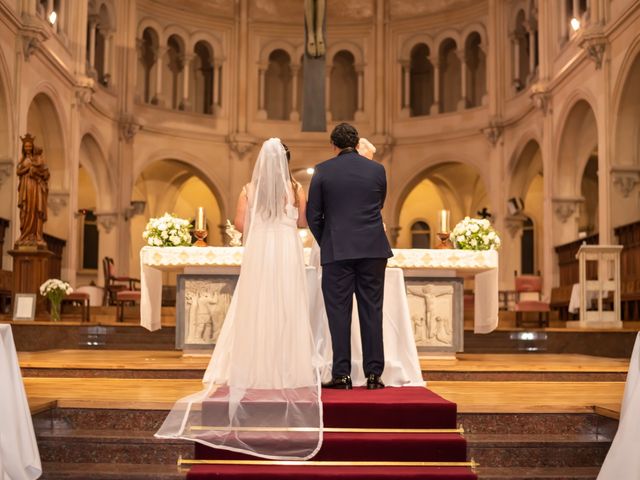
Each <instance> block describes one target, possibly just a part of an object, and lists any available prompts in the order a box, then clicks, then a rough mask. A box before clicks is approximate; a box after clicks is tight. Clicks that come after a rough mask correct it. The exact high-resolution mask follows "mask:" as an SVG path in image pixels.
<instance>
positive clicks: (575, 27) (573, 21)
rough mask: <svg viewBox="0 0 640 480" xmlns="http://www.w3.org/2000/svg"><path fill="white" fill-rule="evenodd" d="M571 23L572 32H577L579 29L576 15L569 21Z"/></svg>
mask: <svg viewBox="0 0 640 480" xmlns="http://www.w3.org/2000/svg"><path fill="white" fill-rule="evenodd" d="M569 23H570V24H571V28H572V29H573V31H574V32H577V31H578V30H580V20H578V19H577V18H576V17H573V18H572V19H571V22H569Z"/></svg>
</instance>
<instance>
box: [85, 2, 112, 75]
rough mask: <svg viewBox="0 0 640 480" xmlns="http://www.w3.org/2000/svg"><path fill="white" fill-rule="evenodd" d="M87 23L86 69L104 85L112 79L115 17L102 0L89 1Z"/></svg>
mask: <svg viewBox="0 0 640 480" xmlns="http://www.w3.org/2000/svg"><path fill="white" fill-rule="evenodd" d="M88 19H89V21H88V24H87V71H88V74H89V75H90V76H92V77H94V78H95V79H96V80H98V83H100V84H101V85H104V86H109V85H111V82H112V80H113V71H112V58H113V51H112V50H113V38H114V33H115V25H116V23H115V19H113V18H111V13H110V11H109V8H107V5H106V4H105V3H104V2H99V3H98V2H93V1H91V2H89V17H88Z"/></svg>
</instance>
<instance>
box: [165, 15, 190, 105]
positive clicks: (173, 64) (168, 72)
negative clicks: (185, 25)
mask: <svg viewBox="0 0 640 480" xmlns="http://www.w3.org/2000/svg"><path fill="white" fill-rule="evenodd" d="M174 30H180V29H179V28H177V27H176V28H175V29H174ZM185 38H187V37H183V36H181V35H180V34H179V33H169V34H168V35H167V36H166V39H167V43H166V47H167V53H166V54H165V57H164V60H165V61H164V62H162V67H163V70H164V73H163V78H162V90H163V97H164V99H165V100H166V101H167V106H168V107H170V108H173V109H178V108H180V106H181V104H182V100H183V98H182V93H183V91H184V88H183V81H184V55H185V53H186V48H187V43H186V40H185Z"/></svg>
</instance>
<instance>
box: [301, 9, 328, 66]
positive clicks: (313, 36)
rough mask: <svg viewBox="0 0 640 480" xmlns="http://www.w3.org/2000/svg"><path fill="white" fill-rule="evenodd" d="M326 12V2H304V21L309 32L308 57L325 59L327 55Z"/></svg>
mask: <svg viewBox="0 0 640 480" xmlns="http://www.w3.org/2000/svg"><path fill="white" fill-rule="evenodd" d="M324 12H325V0H305V1H304V20H305V24H306V32H307V55H309V56H310V57H313V58H318V57H324V55H325V53H326V46H325V42H324V30H323V28H324Z"/></svg>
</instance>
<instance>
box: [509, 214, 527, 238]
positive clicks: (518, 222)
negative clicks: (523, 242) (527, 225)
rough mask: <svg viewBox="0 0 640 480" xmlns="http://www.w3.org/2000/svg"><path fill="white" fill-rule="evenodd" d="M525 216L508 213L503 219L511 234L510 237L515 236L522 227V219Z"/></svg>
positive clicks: (524, 218) (523, 219)
mask: <svg viewBox="0 0 640 480" xmlns="http://www.w3.org/2000/svg"><path fill="white" fill-rule="evenodd" d="M525 220H526V217H525V216H524V215H509V216H507V217H506V218H505V219H504V226H505V228H506V229H507V231H508V232H509V235H511V238H515V237H516V235H517V234H518V233H519V232H520V231H521V230H522V228H523V227H524V221H525Z"/></svg>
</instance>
